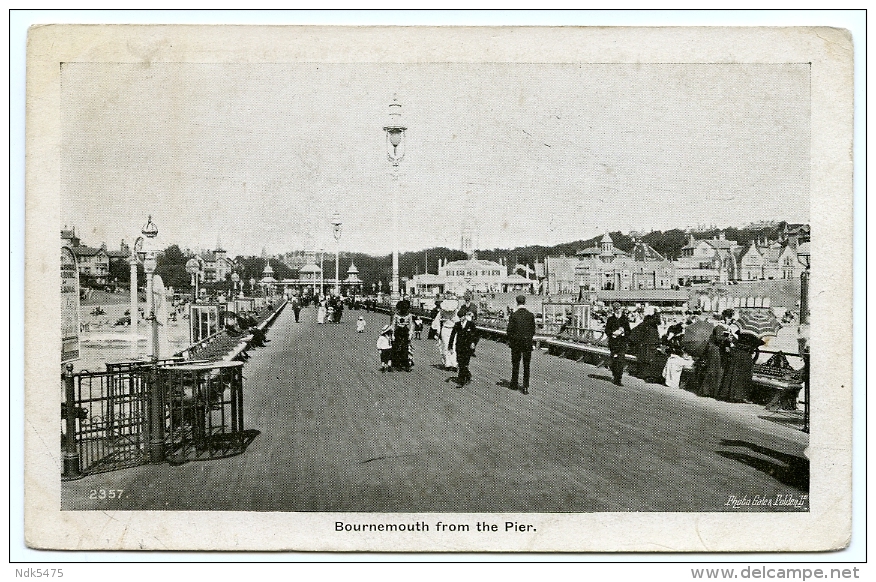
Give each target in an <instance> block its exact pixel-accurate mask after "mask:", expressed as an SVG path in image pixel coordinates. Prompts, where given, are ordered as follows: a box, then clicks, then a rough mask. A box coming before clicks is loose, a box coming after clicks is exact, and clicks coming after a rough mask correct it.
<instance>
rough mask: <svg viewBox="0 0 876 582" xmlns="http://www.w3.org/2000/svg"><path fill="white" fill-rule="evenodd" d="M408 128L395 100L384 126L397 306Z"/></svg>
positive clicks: (392, 295)
mask: <svg viewBox="0 0 876 582" xmlns="http://www.w3.org/2000/svg"><path fill="white" fill-rule="evenodd" d="M406 130H407V128H406V127H405V126H404V125H402V121H401V103H399V102H398V99H396V98H393V100H392V103H390V104H389V123H388V124H387V125H386V126H384V128H383V131H384V132H386V157H387V159H389V161H390V163H391V164H392V181H393V188H392V284H391V289H390V301H391V302H392V304H395V303H396V302H397V301H398V300H399V299H400V296H399V285H398V283H399V281H398V190H399V184H398V165H399V163H401V161H402V160H403V159H404V157H405V145H406V144H405V143H404V136H405V131H406Z"/></svg>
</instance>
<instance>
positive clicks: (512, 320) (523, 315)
mask: <svg viewBox="0 0 876 582" xmlns="http://www.w3.org/2000/svg"><path fill="white" fill-rule="evenodd" d="M525 305H526V295H518V296H517V309H516V310H515V311H514V313H512V314H511V315H510V316H509V317H508V330H507V333H508V346H509V347H510V348H511V386H509V388H511V390H518V389H519V390H520V391H521V392H522V393H523V394H529V362H530V360H531V358H532V338H533V336H534V335H535V316H534V315H533V314H532V312H531V311H529V310H528V309H526V307H525ZM520 360H523V388H519V387H518V385H517V378H518V376H519V374H520Z"/></svg>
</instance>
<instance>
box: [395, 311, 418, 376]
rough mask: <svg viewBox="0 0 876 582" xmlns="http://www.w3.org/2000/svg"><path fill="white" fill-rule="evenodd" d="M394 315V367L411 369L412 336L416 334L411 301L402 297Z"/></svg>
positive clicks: (407, 370)
mask: <svg viewBox="0 0 876 582" xmlns="http://www.w3.org/2000/svg"><path fill="white" fill-rule="evenodd" d="M395 307H396V312H395V314H394V315H393V316H392V328H393V330H392V367H393V368H395V369H396V370H404V371H405V372H410V371H411V366H412V361H411V360H412V358H411V349H410V348H411V336H413V335H414V331H413V330H414V318H413V316H412V315H411V312H410V309H411V302H410V301H408V300H407V299H402V300H401V301H399V302H398V303H397V304H396V306H395Z"/></svg>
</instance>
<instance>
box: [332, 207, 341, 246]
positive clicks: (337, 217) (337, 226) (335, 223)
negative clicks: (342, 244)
mask: <svg viewBox="0 0 876 582" xmlns="http://www.w3.org/2000/svg"><path fill="white" fill-rule="evenodd" d="M331 224H332V227H333V229H334V235H335V240H336V241H337V240H341V225H342V224H343V223H342V222H341V213H340V212H337V211H335V213H334V214H332V220H331Z"/></svg>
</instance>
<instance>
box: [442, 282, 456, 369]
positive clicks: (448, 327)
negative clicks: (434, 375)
mask: <svg viewBox="0 0 876 582" xmlns="http://www.w3.org/2000/svg"><path fill="white" fill-rule="evenodd" d="M458 307H459V302H458V301H457V300H456V299H445V300H444V301H442V302H441V312H440V313H439V314H438V319H437V321H438V338H437V339H438V353H439V354H440V356H441V365H442V366H443V367H444V369H445V370H455V369H456V366H457V362H456V352H454V351H453V349H452V348H451V347H450V334H451V333H453V326H454V325H456V322H457V321H459V317H458V316H457V315H456V310H457V308H458Z"/></svg>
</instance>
